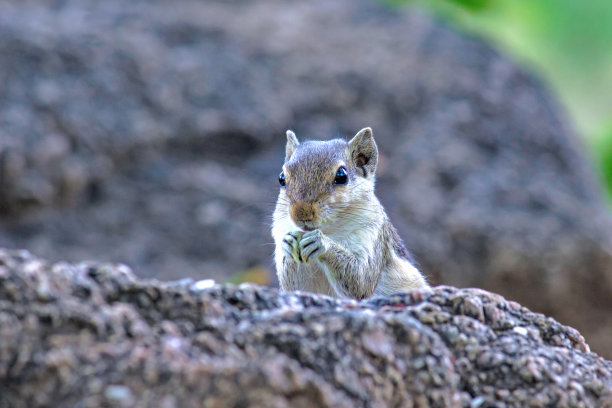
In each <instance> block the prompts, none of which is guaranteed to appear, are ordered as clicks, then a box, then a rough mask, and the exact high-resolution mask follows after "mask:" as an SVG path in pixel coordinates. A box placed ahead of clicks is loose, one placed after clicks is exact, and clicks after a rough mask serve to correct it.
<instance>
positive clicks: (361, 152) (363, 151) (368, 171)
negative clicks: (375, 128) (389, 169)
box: [349, 127, 378, 177]
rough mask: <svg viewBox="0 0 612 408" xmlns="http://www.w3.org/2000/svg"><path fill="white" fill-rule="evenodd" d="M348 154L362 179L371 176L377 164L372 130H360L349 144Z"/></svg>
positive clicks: (376, 150) (376, 149) (376, 148)
mask: <svg viewBox="0 0 612 408" xmlns="http://www.w3.org/2000/svg"><path fill="white" fill-rule="evenodd" d="M349 154H350V158H351V161H352V162H353V165H354V166H355V167H357V168H358V169H359V170H361V173H362V175H363V177H369V176H373V175H374V173H376V164H377V163H378V147H376V142H375V141H374V135H373V134H372V129H371V128H369V127H367V128H363V129H361V130H360V131H359V132H357V134H356V135H355V137H353V138H352V139H351V141H350V142H349Z"/></svg>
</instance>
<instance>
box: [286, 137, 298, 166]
mask: <svg viewBox="0 0 612 408" xmlns="http://www.w3.org/2000/svg"><path fill="white" fill-rule="evenodd" d="M299 145H300V142H298V139H297V136H296V135H295V133H293V132H292V131H291V130H287V146H286V147H285V161H286V162H287V161H289V159H290V158H291V156H292V155H293V152H295V149H297V147H298V146H299Z"/></svg>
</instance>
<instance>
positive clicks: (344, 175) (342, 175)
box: [334, 166, 348, 184]
mask: <svg viewBox="0 0 612 408" xmlns="http://www.w3.org/2000/svg"><path fill="white" fill-rule="evenodd" d="M347 181H348V172H347V171H346V168H345V167H344V166H342V167H340V168H339V169H338V171H337V172H336V178H335V179H334V184H346V182H347Z"/></svg>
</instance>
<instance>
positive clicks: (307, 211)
mask: <svg viewBox="0 0 612 408" xmlns="http://www.w3.org/2000/svg"><path fill="white" fill-rule="evenodd" d="M289 213H290V215H291V218H293V220H294V221H296V222H300V221H301V222H309V221H314V220H315V218H316V217H317V209H316V208H315V206H314V205H313V204H309V203H303V202H300V203H294V204H292V205H291V208H290V209H289Z"/></svg>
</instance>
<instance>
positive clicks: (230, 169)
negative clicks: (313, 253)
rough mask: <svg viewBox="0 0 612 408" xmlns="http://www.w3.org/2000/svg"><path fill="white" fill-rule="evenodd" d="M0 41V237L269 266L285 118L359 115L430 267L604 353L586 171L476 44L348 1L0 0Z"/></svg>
mask: <svg viewBox="0 0 612 408" xmlns="http://www.w3.org/2000/svg"><path fill="white" fill-rule="evenodd" d="M247 15H248V16H249V18H248V19H244V18H237V17H236V16H247ZM0 53H1V55H2V59H1V60H0V78H2V81H0V213H2V214H4V217H3V220H2V221H1V225H2V228H0V230H1V231H2V232H1V233H0V246H2V247H12V248H28V249H30V250H33V251H35V252H37V253H40V254H42V255H45V256H47V257H49V258H51V259H55V260H59V259H63V258H66V259H68V260H73V261H76V260H80V259H98V260H107V259H110V260H114V261H118V262H123V263H127V264H129V265H132V266H134V267H135V268H136V270H138V271H140V273H143V274H144V273H146V274H147V275H148V276H150V277H158V278H164V279H178V278H182V277H184V276H191V277H194V278H197V279H201V278H213V279H217V280H224V279H226V278H227V276H229V275H230V274H233V273H235V272H237V271H245V270H251V269H253V268H255V269H257V268H261V267H265V268H269V270H272V266H271V252H272V245H270V244H271V243H272V239H271V237H270V234H269V217H270V214H271V213H272V209H273V203H274V200H275V196H276V188H277V186H276V175H277V174H278V172H279V168H280V164H281V161H282V157H283V154H282V152H283V144H284V140H283V139H284V130H285V129H286V128H293V129H295V130H296V132H297V134H298V136H300V137H302V138H304V137H312V138H329V137H335V136H338V135H342V136H351V135H352V134H354V132H355V131H356V130H358V129H359V128H361V127H363V126H366V125H368V126H372V127H373V129H374V132H375V135H376V137H377V140H378V142H379V147H380V151H381V154H382V157H381V161H380V167H379V179H378V180H379V182H378V192H379V196H380V197H381V200H382V202H383V204H384V205H385V207H386V208H387V209H388V210H389V213H390V215H391V218H392V220H393V221H394V224H396V225H397V226H398V228H399V229H400V233H401V235H402V236H403V237H404V238H405V241H406V243H407V244H408V246H409V247H410V248H411V249H412V250H413V252H414V254H415V257H416V258H417V259H418V260H419V262H420V264H421V267H422V269H423V270H424V271H425V273H426V274H428V275H429V276H430V278H431V281H432V282H434V283H445V284H451V285H456V286H478V287H482V288H485V289H489V290H494V291H498V292H501V293H503V294H504V295H505V296H507V297H509V298H511V299H514V300H517V301H520V302H521V303H523V304H525V305H527V306H529V307H531V308H532V309H534V310H537V311H541V312H546V313H547V314H551V315H553V316H555V317H556V318H558V319H560V320H561V321H563V322H565V323H568V324H572V325H574V326H576V327H577V328H579V329H580V330H581V331H582V332H583V333H584V334H585V335H586V336H587V338H588V339H589V342H590V344H591V345H592V346H593V347H594V349H596V350H598V351H599V352H601V353H603V354H605V355H606V356H608V357H611V356H612V349H611V348H610V347H611V346H610V341H609V339H610V338H612V315H611V314H610V313H609V310H610V308H611V307H612V221H611V219H610V215H609V212H608V210H607V209H606V208H605V207H604V205H603V204H602V203H603V201H602V199H601V193H600V191H599V186H598V185H597V182H596V180H595V177H593V175H592V172H591V169H590V168H589V165H587V164H586V161H585V160H584V157H583V156H584V155H583V153H582V149H581V146H580V145H579V143H578V142H577V141H576V140H575V136H574V132H573V130H572V129H571V127H570V126H568V124H567V123H566V120H565V116H566V115H565V113H564V112H563V111H562V110H561V109H559V108H558V107H557V105H556V103H555V102H554V101H553V100H551V98H550V96H549V94H548V92H547V91H546V90H545V89H544V88H543V86H542V85H541V84H540V83H539V82H538V81H537V80H534V79H533V78H532V77H531V76H530V75H528V74H526V73H524V72H523V71H522V70H520V69H518V68H517V67H516V65H515V64H513V63H511V62H510V61H508V59H507V58H505V57H503V56H501V55H499V54H498V53H496V52H495V51H493V50H492V49H491V48H490V47H489V46H487V45H485V44H483V43H482V42H481V41H478V40H476V39H473V38H469V37H466V36H463V35H460V34H458V33H456V32H455V31H453V30H451V29H448V28H446V27H444V26H442V25H440V24H439V23H436V22H434V21H432V20H431V19H430V18H429V17H427V16H424V15H422V14H419V13H417V12H414V11H405V10H395V9H393V10H391V9H386V8H384V7H383V6H381V5H378V4H375V3H369V2H366V1H354V0H340V1H334V2H326V1H324V0H316V1H313V2H306V3H304V2H302V3H300V2H286V1H280V0H266V1H258V2H218V1H208V2H199V1H195V0H181V1H180V2H178V3H176V2H174V3H172V4H170V3H164V2H156V3H151V2H144V1H142V0H141V1H132V2H130V4H125V2H121V1H119V0H109V1H104V2H98V1H94V0H79V1H77V0H67V1H62V2H55V3H52V4H51V3H48V2H42V1H28V2H2V3H1V4H0ZM118 243H120V244H118ZM464 307H465V308H466V310H470V311H471V312H474V313H477V314H478V315H479V316H480V314H481V313H483V316H486V314H487V307H486V305H483V308H482V310H481V308H480V306H479V305H477V304H470V303H467V304H465V306H464ZM488 312H490V313H495V311H494V310H489V311H488ZM433 316H434V315H432V316H430V317H433ZM424 318H426V319H427V318H429V317H424Z"/></svg>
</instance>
